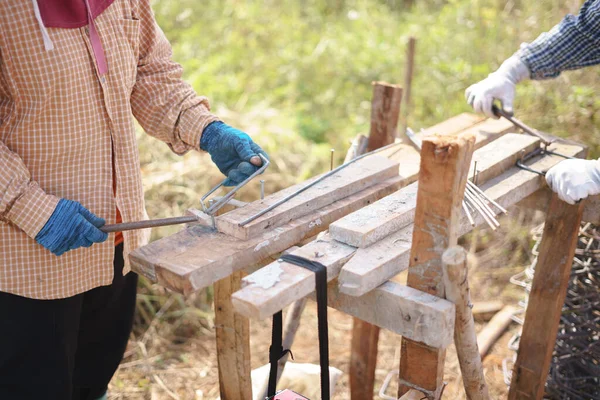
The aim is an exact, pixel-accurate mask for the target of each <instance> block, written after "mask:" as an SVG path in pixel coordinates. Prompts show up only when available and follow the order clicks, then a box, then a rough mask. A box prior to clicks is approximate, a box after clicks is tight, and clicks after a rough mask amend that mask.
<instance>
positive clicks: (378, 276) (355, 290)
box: [339, 143, 587, 296]
mask: <svg viewBox="0 0 600 400" xmlns="http://www.w3.org/2000/svg"><path fill="white" fill-rule="evenodd" d="M551 149H553V150H555V151H557V152H560V153H562V154H566V155H570V156H574V157H580V156H582V155H584V154H585V152H586V151H587V150H586V148H584V147H583V146H581V145H575V144H572V143H555V144H553V145H552V146H551ZM561 160H563V159H562V158H560V157H555V156H544V157H536V158H535V159H533V160H531V161H530V162H528V164H529V165H530V166H531V167H532V168H534V169H537V170H547V169H549V168H550V167H551V166H553V165H555V164H556V163H558V162H560V161H561ZM545 185H546V183H545V180H544V178H542V177H540V176H539V175H535V174H532V173H531V172H528V171H523V170H521V169H519V168H517V167H512V168H511V169H509V170H508V171H506V172H505V173H503V174H501V175H499V176H497V177H496V178H494V179H492V180H490V181H489V182H487V183H485V184H483V185H481V188H482V189H483V190H484V191H485V192H486V194H487V195H488V196H489V197H490V198H491V199H493V200H495V201H497V202H498V203H500V204H501V205H502V206H503V207H505V208H508V207H510V206H512V205H514V204H516V203H517V202H519V201H521V200H522V199H524V198H525V197H527V196H529V195H530V194H532V193H534V192H535V191H537V190H539V189H540V188H541V187H543V186H545ZM473 218H474V219H475V224H476V226H477V225H481V224H483V223H485V221H484V220H483V219H482V217H481V216H480V215H479V214H475V215H473ZM412 229H413V227H412V225H409V226H407V227H405V228H402V229H400V230H399V231H398V232H396V233H393V234H392V235H390V236H388V237H386V238H385V239H383V240H381V241H379V242H378V243H376V244H374V245H372V246H369V247H367V248H362V249H358V250H357V251H356V253H355V254H354V256H352V258H351V259H350V260H349V261H348V262H347V263H346V264H345V265H344V266H343V267H342V270H341V271H340V276H339V282H340V290H341V291H342V292H343V293H346V294H349V295H353V296H361V295H363V294H364V293H366V292H368V291H369V290H372V289H373V288H375V287H377V286H378V285H380V284H381V283H383V282H385V281H387V280H388V279H391V278H392V277H394V276H395V275H397V274H398V273H400V272H402V271H404V270H405V269H407V268H408V260H409V253H410V250H409V248H410V243H411V237H412ZM472 229H473V227H472V226H471V224H470V223H469V222H468V220H467V219H466V217H465V216H463V218H462V220H461V224H460V226H459V231H458V232H459V234H460V235H464V234H466V233H468V232H470V231H471V230H472Z"/></svg>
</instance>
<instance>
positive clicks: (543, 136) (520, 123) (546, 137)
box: [492, 104, 556, 146]
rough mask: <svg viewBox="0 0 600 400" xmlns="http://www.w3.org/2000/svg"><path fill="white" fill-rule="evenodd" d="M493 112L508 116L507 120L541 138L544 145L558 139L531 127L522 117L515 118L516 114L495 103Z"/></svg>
mask: <svg viewBox="0 0 600 400" xmlns="http://www.w3.org/2000/svg"><path fill="white" fill-rule="evenodd" d="M492 112H493V113H494V115H497V116H498V117H504V118H506V119H507V120H509V121H510V122H512V123H513V124H514V125H515V126H517V127H519V128H521V129H522V130H523V132H525V133H528V134H530V135H531V136H535V137H537V138H538V139H540V140H541V141H542V143H544V146H548V145H549V144H551V143H553V142H555V141H556V139H555V138H554V137H552V136H550V135H548V134H547V133H544V132H541V131H538V130H537V129H535V128H532V127H530V126H529V125H527V124H526V123H524V122H523V121H521V120H520V119H517V118H515V116H514V115H512V113H508V112H506V111H504V110H503V109H502V108H501V107H498V106H497V105H495V104H492Z"/></svg>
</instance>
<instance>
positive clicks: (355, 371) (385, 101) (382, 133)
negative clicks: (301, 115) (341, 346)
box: [350, 82, 402, 400]
mask: <svg viewBox="0 0 600 400" xmlns="http://www.w3.org/2000/svg"><path fill="white" fill-rule="evenodd" d="M401 102H402V88H401V87H399V86H397V85H392V84H389V83H385V82H374V83H373V100H372V102H371V130H370V132H369V143H368V146H367V151H372V150H376V149H378V148H380V147H383V146H387V145H388V144H391V143H394V141H395V139H396V129H397V128H398V118H399V116H400V103H401ZM357 155H359V154H357ZM353 321H354V325H353V328H352V342H351V355H350V398H351V400H364V399H372V398H373V390H374V389H375V367H376V365H377V344H378V342H379V327H377V326H375V325H371V324H369V323H367V322H364V321H362V320H360V319H358V318H354V319H353Z"/></svg>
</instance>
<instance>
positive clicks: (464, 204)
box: [462, 200, 475, 226]
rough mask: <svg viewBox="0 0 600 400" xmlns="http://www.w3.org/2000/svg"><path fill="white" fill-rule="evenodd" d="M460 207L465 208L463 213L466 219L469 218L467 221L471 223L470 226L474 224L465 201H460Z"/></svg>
mask: <svg viewBox="0 0 600 400" xmlns="http://www.w3.org/2000/svg"><path fill="white" fill-rule="evenodd" d="M462 208H463V210H465V214H466V215H467V219H468V220H469V223H470V224H471V226H475V221H473V217H472V216H471V212H469V209H468V208H467V203H465V201H464V200H463V202H462Z"/></svg>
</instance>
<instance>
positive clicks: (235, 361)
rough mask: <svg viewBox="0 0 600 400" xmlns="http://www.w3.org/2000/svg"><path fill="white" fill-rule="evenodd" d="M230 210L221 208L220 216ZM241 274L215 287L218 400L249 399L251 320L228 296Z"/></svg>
mask: <svg viewBox="0 0 600 400" xmlns="http://www.w3.org/2000/svg"><path fill="white" fill-rule="evenodd" d="M229 209H230V208H227V206H226V207H224V208H223V209H222V210H220V211H221V212H220V213H219V214H222V213H225V212H227V210H229ZM244 275H245V272H244V270H240V271H236V272H234V273H233V274H231V275H230V276H228V277H227V278H223V279H221V280H220V281H217V282H215V284H214V286H213V287H214V291H215V295H214V303H215V330H216V337H217V364H218V368H219V391H220V394H221V400H248V399H251V398H252V381H251V379H250V372H251V367H250V320H249V319H248V318H246V317H244V316H242V315H240V314H238V313H236V312H235V311H234V309H233V304H232V303H231V295H232V294H233V293H234V292H236V291H238V290H239V289H240V287H241V281H242V278H243V277H244Z"/></svg>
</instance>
